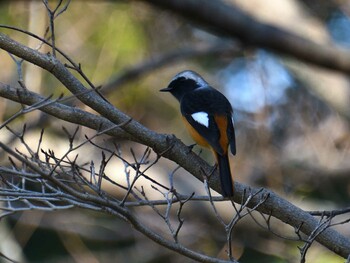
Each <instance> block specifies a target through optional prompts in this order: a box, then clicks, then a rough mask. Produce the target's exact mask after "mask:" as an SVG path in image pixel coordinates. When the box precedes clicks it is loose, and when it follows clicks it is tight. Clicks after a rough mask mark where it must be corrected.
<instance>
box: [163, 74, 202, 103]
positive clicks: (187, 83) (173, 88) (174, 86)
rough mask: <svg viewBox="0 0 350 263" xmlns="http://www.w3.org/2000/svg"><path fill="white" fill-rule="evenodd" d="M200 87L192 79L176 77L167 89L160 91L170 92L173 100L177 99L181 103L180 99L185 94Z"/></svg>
mask: <svg viewBox="0 0 350 263" xmlns="http://www.w3.org/2000/svg"><path fill="white" fill-rule="evenodd" d="M199 87H200V85H199V84H198V82H196V81H195V80H193V79H187V78H185V77H178V78H176V79H174V80H172V81H171V82H170V83H169V85H168V87H167V88H165V89H161V90H160V91H162V92H166V91H168V92H170V93H171V94H172V95H173V96H174V97H175V98H177V99H178V100H179V101H181V99H182V97H183V96H184V95H185V94H186V93H187V92H191V91H193V90H195V89H197V88H199Z"/></svg>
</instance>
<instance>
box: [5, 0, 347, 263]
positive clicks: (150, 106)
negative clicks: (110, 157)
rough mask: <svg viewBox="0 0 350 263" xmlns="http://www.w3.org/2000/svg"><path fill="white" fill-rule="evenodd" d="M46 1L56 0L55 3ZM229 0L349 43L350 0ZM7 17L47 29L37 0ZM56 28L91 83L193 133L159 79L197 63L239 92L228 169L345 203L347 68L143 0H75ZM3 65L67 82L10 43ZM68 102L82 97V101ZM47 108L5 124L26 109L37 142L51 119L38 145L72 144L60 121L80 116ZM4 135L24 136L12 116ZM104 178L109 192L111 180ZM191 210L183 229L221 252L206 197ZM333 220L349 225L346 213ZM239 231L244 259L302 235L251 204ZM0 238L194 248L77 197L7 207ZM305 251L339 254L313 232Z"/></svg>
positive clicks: (38, 83)
mask: <svg viewBox="0 0 350 263" xmlns="http://www.w3.org/2000/svg"><path fill="white" fill-rule="evenodd" d="M49 2H50V5H52V6H54V4H55V3H56V2H55V1H49ZM227 2H231V3H232V4H234V5H236V6H237V7H239V8H241V9H243V10H244V11H245V12H247V13H248V14H250V15H251V16H253V17H255V19H257V20H258V21H262V22H265V23H269V24H273V25H276V26H278V27H281V28H284V29H286V30H289V31H292V32H293V33H296V34H298V35H301V36H304V37H306V38H308V39H311V40H313V41H315V42H318V43H323V44H329V43H333V44H334V45H337V46H341V47H344V48H349V46H350V2H349V1H345V0H344V1H342V0H331V1H317V0H307V1H298V0H280V1H272V0H270V1H266V0H250V1H244V0H228V1H227ZM0 24H3V25H11V26H14V27H18V28H21V29H25V30H28V31H30V32H33V33H35V34H37V35H39V36H42V37H43V36H45V30H46V28H47V25H48V19H47V11H46V9H45V6H44V5H43V3H42V2H41V1H2V2H1V3H0ZM0 30H1V32H3V33H6V34H8V35H9V36H11V37H12V38H14V39H15V40H17V41H19V42H21V43H23V44H24V45H28V46H29V47H31V48H34V49H39V50H40V52H44V53H45V52H50V49H49V48H48V47H46V46H40V42H39V41H38V40H36V39H33V38H31V37H28V36H27V35H25V34H22V33H19V32H15V31H13V30H9V29H3V28H1V29H0ZM55 32H56V46H57V47H59V48H60V49H61V50H62V51H64V52H65V53H66V54H68V55H69V56H70V57H71V58H72V59H73V60H74V61H75V62H77V63H81V65H82V69H83V71H84V72H85V74H86V75H87V76H88V77H89V79H90V80H91V81H92V82H93V83H94V84H95V86H99V85H102V90H101V92H102V93H103V94H104V95H105V96H106V98H108V100H109V101H110V102H111V103H112V104H114V105H115V106H116V107H117V108H119V109H120V110H122V111H123V112H125V113H126V114H128V115H129V116H131V117H133V118H134V119H136V120H138V121H139V122H141V123H142V124H143V125H145V126H146V127H148V128H150V129H152V130H154V131H156V132H159V133H169V134H175V135H176V136H177V137H178V138H180V139H181V140H183V141H184V142H185V143H186V144H188V145H190V144H192V143H193V142H192V141H191V139H190V138H189V137H188V135H187V133H186V131H185V130H184V128H183V126H182V123H181V118H180V113H179V106H178V102H177V101H176V100H175V99H174V98H172V97H171V96H170V95H169V94H163V93H160V92H159V89H161V88H163V87H165V86H166V85H167V84H168V83H169V81H170V80H171V78H172V77H173V76H174V75H175V74H176V73H178V72H179V71H181V70H185V69H191V70H194V71H197V72H198V73H199V74H201V75H202V76H203V77H204V78H205V79H206V80H207V81H208V82H209V83H210V84H211V85H212V86H213V87H215V88H217V89H219V90H220V91H221V92H222V93H224V94H225V95H226V96H227V97H228V99H229V100H230V101H231V104H232V105H233V109H234V121H235V127H236V141H237V155H236V156H234V157H233V156H231V169H232V171H233V174H234V176H235V178H236V180H237V181H239V182H242V183H245V184H248V185H251V186H253V187H266V188H269V189H271V190H273V191H275V192H277V193H278V194H279V195H281V196H283V197H284V198H286V199H287V200H289V201H291V202H292V203H294V204H296V205H297V206H299V207H301V208H302V209H305V210H321V211H322V210H332V209H338V208H344V207H347V206H349V192H350V182H349V175H350V133H349V121H350V116H349V105H350V87H349V79H348V77H347V76H345V75H343V74H342V73H339V72H335V71H330V70H326V69H323V68H319V67H316V66H314V65H309V64H305V63H303V62H300V61H298V60H296V59H294V58H291V57H285V56H281V55H280V54H276V53H273V52H271V51H268V50H264V49H259V48H251V47H244V46H242V45H241V44H240V43H239V40H237V41H232V39H225V38H222V37H220V36H218V35H214V34H211V33H209V32H207V31H205V30H203V29H201V28H197V27H195V26H194V25H192V24H190V23H188V21H186V20H183V19H181V18H179V17H177V16H175V15H172V14H171V13H169V12H166V11H163V10H160V9H156V8H153V7H152V6H150V5H148V4H147V3H144V2H124V1H113V2H112V1H72V2H71V3H70V5H69V7H68V9H67V11H66V12H64V13H63V14H61V15H60V16H59V17H57V18H56V20H55ZM62 60H64V59H63V58H62ZM0 65H1V66H0V67H1V71H0V81H1V82H3V83H7V84H11V85H14V86H18V84H17V82H18V80H19V79H21V78H23V81H24V83H25V84H26V86H27V88H28V89H30V90H31V91H34V92H37V93H40V94H42V95H44V96H45V95H46V96H47V95H50V94H54V95H55V96H58V95H59V94H60V93H64V94H65V95H69V93H68V92H67V90H65V89H64V87H62V85H61V84H60V83H59V82H58V81H57V80H56V79H54V78H53V77H52V76H51V75H50V74H48V73H47V72H44V71H42V70H40V69H39V68H38V67H36V66H33V65H30V64H28V63H25V62H24V63H23V64H22V75H19V74H18V70H17V68H16V63H15V62H14V60H13V59H12V58H11V57H10V56H9V54H7V53H6V52H4V51H2V50H0ZM124 74H126V75H124ZM128 74H129V75H128ZM122 76H123V78H121V77H122ZM70 103H73V104H74V105H76V106H77V107H83V108H84V106H83V105H80V104H79V102H78V101H70ZM18 109H19V105H18V104H16V103H12V102H10V101H8V100H5V99H2V98H0V120H1V122H3V121H4V120H6V119H7V118H9V117H10V116H11V115H12V114H14V113H15V112H16V111H17V110H18ZM84 109H85V110H89V111H91V110H90V109H88V108H84ZM42 117H43V116H42V115H40V114H39V112H32V113H30V114H27V115H25V116H24V117H22V118H21V119H18V120H17V121H16V122H13V123H12V124H11V127H12V128H14V129H21V126H22V125H23V122H26V123H27V124H30V123H31V122H32V123H35V127H32V129H31V130H30V131H28V134H27V139H28V141H31V140H32V143H33V145H35V143H36V142H37V140H38V136H39V134H40V129H41V128H45V129H46V133H45V134H46V135H45V136H47V137H46V138H47V140H46V142H45V141H44V146H43V147H47V149H48V148H54V149H55V151H56V152H57V153H60V152H64V150H65V149H66V148H64V147H67V146H68V145H65V143H64V142H65V140H66V138H65V137H64V136H63V135H64V133H63V132H62V129H61V126H65V127H68V128H72V129H73V128H74V127H75V125H72V124H68V123H64V122H61V121H57V120H54V119H49V120H46V119H45V118H44V119H43V118H42ZM80 132H81V135H82V138H83V135H84V134H93V131H91V130H88V129H84V128H82V129H81V131H80ZM0 136H1V141H7V142H8V143H9V144H11V145H13V147H17V146H18V145H17V144H16V143H18V142H15V141H13V140H12V139H11V135H10V134H9V133H8V132H7V131H5V130H4V129H3V130H0ZM105 139H108V138H107V137H106V138H105ZM52 142H54V143H52ZM119 143H120V145H121V148H122V149H123V150H124V155H125V156H126V158H128V156H129V157H130V151H129V150H128V149H129V148H130V147H133V149H135V151H136V152H139V153H140V154H141V153H142V152H143V151H144V150H145V147H144V146H142V145H137V144H134V143H128V142H119ZM61 147H63V148H62V149H61ZM194 151H195V152H197V153H200V154H201V156H202V157H203V158H205V159H206V160H207V161H208V162H209V163H211V164H213V163H214V161H213V159H212V156H211V153H210V152H207V151H206V150H204V151H203V152H201V149H200V148H199V147H195V148H194ZM100 155H101V154H100V151H98V150H97V149H93V148H92V147H91V148H90V149H89V150H88V154H86V155H85V156H84V158H86V160H91V159H97V160H99V158H100ZM0 158H1V160H0V161H1V163H2V164H5V163H6V162H7V159H6V156H4V154H3V153H0ZM130 158H131V157H130ZM96 163H98V161H96ZM115 165H116V166H115V167H114V168H113V169H120V170H121V172H120V173H122V172H123V166H122V164H120V163H119V164H117V163H116V164H115ZM118 165H119V166H118ZM175 168H176V164H173V163H171V162H169V161H167V160H161V162H160V163H158V165H157V167H154V168H153V169H152V170H151V171H150V175H152V176H153V177H155V178H158V180H163V181H164V182H165V183H166V181H167V174H168V173H170V172H171V171H173V170H174V169H175ZM113 169H112V170H113ZM112 170H111V173H113V171H112ZM176 186H177V189H178V191H179V192H181V193H184V194H190V193H191V192H193V191H196V193H199V194H204V193H205V191H204V187H203V184H202V183H201V182H199V181H198V180H196V179H194V178H192V177H191V175H189V174H187V173H186V172H185V171H184V170H181V169H180V170H179V171H177V172H176ZM107 187H108V186H106V188H107ZM110 191H111V193H113V189H111V190H110ZM114 194H117V193H114ZM218 209H219V212H220V214H221V215H222V216H223V217H224V218H225V219H226V220H228V219H229V215H230V213H232V212H233V210H232V207H230V206H229V205H228V204H218ZM142 215H143V217H144V220H145V222H147V223H148V224H150V225H151V226H152V227H154V228H158V229H159V231H160V232H164V233H166V231H167V229H166V226H162V222H158V221H157V220H159V219H155V217H156V215H154V213H153V212H152V210H147V209H146V208H145V209H144V212H143V214H142ZM146 215H147V216H146ZM184 216H185V218H186V223H185V226H184V228H183V229H182V232H181V234H180V241H181V242H184V243H185V244H186V245H188V246H189V247H191V248H193V249H195V250H199V251H203V252H205V253H206V254H208V255H212V256H216V255H218V254H220V253H223V251H224V245H225V235H224V229H223V227H222V226H221V225H220V223H219V222H218V221H217V220H216V217H215V215H214V213H213V212H212V208H211V207H210V206H208V205H207V204H206V203H199V202H193V203H190V204H189V205H188V206H187V207H186V210H185V211H184ZM257 217H259V215H257ZM163 224H164V223H163ZM273 226H274V228H275V231H276V232H278V233H280V234H281V235H283V236H293V234H294V230H293V229H291V228H290V227H287V226H285V225H284V224H282V223H280V222H277V221H276V222H273ZM336 229H337V230H338V231H340V232H341V233H342V234H343V235H345V236H347V237H350V228H349V225H348V224H347V225H346V224H345V225H340V226H337V228H336ZM233 239H234V248H235V253H236V255H240V256H241V259H240V262H273V263H275V262H276V263H277V262H299V259H300V255H299V251H298V248H297V245H302V244H301V243H298V242H292V241H288V240H285V239H281V238H278V237H276V236H275V235H273V234H271V233H270V232H269V231H266V230H265V229H263V228H261V227H259V226H258V225H257V224H255V223H254V221H253V220H252V219H251V218H246V219H244V220H242V221H240V223H239V224H238V226H237V227H236V228H235V231H234V234H233ZM0 252H2V253H3V254H5V255H6V256H8V257H10V258H12V259H14V260H17V261H19V262H191V261H190V260H188V259H185V258H184V257H182V256H180V255H177V254H176V253H174V252H171V251H169V250H167V249H164V248H162V247H160V246H159V245H157V244H155V243H152V242H151V241H150V240H148V239H147V238H145V237H144V236H142V235H141V234H139V233H137V232H136V231H134V230H133V229H132V228H131V227H130V226H129V225H127V224H126V223H124V222H123V221H122V220H119V219H117V218H114V217H112V216H106V215H104V214H98V213H93V212H91V211H83V210H79V209H71V210H64V211H55V212H42V211H29V212H23V213H17V214H15V215H13V216H11V217H7V218H5V219H2V220H1V221H0ZM1 260H4V262H8V261H6V260H5V259H1V258H0V261H1ZM307 262H315V263H322V262H328V263H337V262H344V259H342V258H340V257H339V256H337V255H335V254H333V253H332V252H330V251H328V250H327V249H324V248H322V247H321V246H320V245H318V244H314V245H313V246H312V248H311V250H310V251H309V252H308V256H307Z"/></svg>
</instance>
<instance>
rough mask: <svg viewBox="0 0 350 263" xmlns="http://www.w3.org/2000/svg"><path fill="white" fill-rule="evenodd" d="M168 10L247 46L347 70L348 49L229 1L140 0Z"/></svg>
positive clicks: (348, 60) (348, 68)
mask: <svg viewBox="0 0 350 263" xmlns="http://www.w3.org/2000/svg"><path fill="white" fill-rule="evenodd" d="M144 1H146V2H149V3H151V4H153V5H155V6H159V7H161V8H164V9H168V10H171V11H172V12H175V13H176V14H177V15H179V16H181V17H184V18H186V19H189V20H191V21H193V22H194V23H196V24H198V25H200V26H203V27H205V28H207V29H208V30H210V31H211V32H213V33H214V34H221V35H226V36H229V37H233V38H238V39H240V40H241V41H242V42H243V43H246V44H248V45H251V46H257V47H262V48H266V49H270V50H273V51H276V52H280V53H283V54H286V55H288V56H292V57H295V58H298V59H300V60H303V61H305V62H309V63H313V64H316V65H319V66H323V67H326V68H329V69H335V70H339V71H343V72H345V73H350V52H349V51H348V50H345V49H340V48H338V47H335V46H325V45H319V44H316V43H315V42H313V41H311V40H308V39H305V38H303V37H300V36H297V35H295V34H293V33H291V32H288V31H286V30H283V29H280V28H278V27H275V26H272V25H268V24H264V23H260V22H258V21H256V20H255V19H254V18H252V17H251V16H249V15H247V14H246V13H244V12H243V11H242V10H240V9H238V8H237V7H235V6H233V5H228V4H226V3H224V2H222V1H220V0H217V1H212V0H167V1H163V0H144Z"/></svg>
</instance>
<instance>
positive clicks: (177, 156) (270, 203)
mask: <svg viewBox="0 0 350 263" xmlns="http://www.w3.org/2000/svg"><path fill="white" fill-rule="evenodd" d="M169 2H171V1H169ZM189 2H190V1H189ZM0 48H2V49H4V50H6V51H8V52H10V53H12V54H14V55H16V56H18V57H20V58H23V59H24V60H27V61H29V62H31V63H33V64H35V65H37V66H39V67H42V68H43V69H46V70H47V71H49V72H51V73H52V74H53V75H54V76H55V77H56V78H57V79H58V80H59V81H60V82H61V83H62V84H63V85H64V86H65V87H66V88H67V89H69V90H70V91H71V92H72V93H73V94H75V95H76V96H77V98H78V99H79V100H81V101H82V102H83V103H84V104H86V105H88V106H89V107H91V108H92V109H94V110H95V111H97V112H98V113H99V114H101V115H102V116H103V117H104V118H106V119H108V120H109V121H110V122H112V123H114V124H116V125H119V124H121V123H126V122H127V121H128V120H130V117H129V116H127V115H126V114H124V113H123V112H121V111H119V110H118V109H116V108H115V107H114V106H113V105H111V104H110V103H108V102H106V101H105V100H104V99H102V98H101V97H100V96H99V95H98V94H96V93H93V92H89V93H87V92H86V88H85V87H84V85H83V84H82V83H81V82H80V81H79V80H78V79H77V78H76V77H74V75H72V74H71V73H70V71H69V70H68V69H67V68H66V67H65V66H64V65H63V64H62V63H61V62H60V61H58V60H57V59H56V58H54V57H52V56H50V55H45V54H42V53H39V52H38V51H35V50H33V49H31V48H28V47H26V46H23V45H21V44H20V43H18V42H16V41H14V40H12V39H10V38H9V37H8V36H6V35H4V34H2V33H0ZM122 129H123V130H124V131H125V132H127V133H128V134H130V135H131V136H132V137H134V138H137V140H138V141H139V142H140V143H142V144H144V145H147V146H149V147H151V148H152V149H153V150H154V151H155V152H156V153H157V154H159V155H161V156H163V157H166V158H168V159H170V160H172V161H174V162H176V163H178V164H180V165H181V167H183V168H184V169H186V170H187V171H188V172H190V173H191V174H193V175H194V176H195V177H196V178H198V179H199V180H203V178H202V174H203V171H204V172H206V173H207V174H210V172H211V171H212V168H211V167H210V166H209V165H208V164H207V163H206V162H205V161H204V160H202V159H201V158H199V157H198V156H197V155H195V154H194V153H193V152H189V151H188V147H187V146H186V145H184V144H183V143H182V142H181V141H179V140H178V139H176V138H175V137H174V136H166V135H163V134H158V133H156V132H154V131H152V130H149V129H147V128H146V127H144V126H143V125H141V124H140V123H138V122H137V121H135V120H131V121H130V122H129V123H128V124H127V125H124V126H123V127H122ZM169 146H171V147H169ZM211 180H212V181H211V187H212V188H213V189H215V190H216V191H218V192H220V191H221V190H220V184H219V180H218V174H217V172H215V173H214V174H213V176H211ZM234 187H235V193H236V195H235V196H234V201H235V202H238V203H242V197H243V198H244V196H245V195H244V194H243V193H244V192H245V191H246V189H247V188H249V187H247V186H246V185H244V184H240V183H238V182H235V186H234ZM258 191H260V190H258V189H252V190H251V193H252V195H254V198H252V199H251V201H250V203H249V205H248V206H249V207H250V208H251V207H255V206H256V205H257V204H258V203H259V201H260V200H262V199H263V198H264V197H265V196H267V195H269V198H268V200H266V202H265V203H264V204H262V205H261V206H259V207H258V208H257V211H260V212H263V213H266V214H271V215H272V216H274V217H276V218H278V219H280V220H281V221H283V222H285V223H287V224H289V225H291V226H293V227H295V228H300V231H302V232H304V233H305V234H306V235H310V234H311V233H312V231H313V230H314V229H315V228H316V227H317V225H318V221H317V220H316V219H315V218H314V217H313V216H311V215H310V214H309V213H307V212H305V211H303V210H302V209H300V208H298V207H296V206H295V205H293V204H291V203H290V202H288V201H287V200H284V199H283V198H281V197H279V196H278V195H277V194H275V193H273V192H271V191H268V190H263V191H260V192H259V193H258V194H256V195H255V193H256V192H258ZM316 240H317V241H318V242H320V243H321V244H323V245H324V246H326V247H327V248H328V249H330V250H332V251H334V252H335V253H337V254H339V255H341V256H343V257H347V256H348V255H349V254H350V240H349V239H347V238H345V237H344V236H342V235H341V234H339V233H338V232H336V231H335V230H333V229H326V230H325V231H324V232H322V233H321V234H320V235H318V236H317V238H316Z"/></svg>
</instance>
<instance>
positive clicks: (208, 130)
mask: <svg viewBox="0 0 350 263" xmlns="http://www.w3.org/2000/svg"><path fill="white" fill-rule="evenodd" d="M160 91H163V92H170V93H171V94H172V95H173V96H174V97H175V98H176V99H177V100H178V101H179V102H180V109H181V114H182V117H183V121H184V123H185V125H186V127H187V129H188V131H189V133H190V135H191V136H192V138H193V139H194V140H195V141H196V143H198V144H199V145H202V146H204V147H209V148H210V149H211V150H212V151H213V153H214V155H215V158H216V161H217V164H218V166H219V174H220V182H221V189H222V195H223V196H225V197H227V196H232V195H233V183H232V182H233V180H232V176H231V170H230V163H229V158H228V146H229V145H230V148H231V152H232V154H233V155H235V154H236V141H235V131H234V128H233V121H232V106H231V104H230V102H229V101H228V99H227V98H226V97H225V96H224V95H223V94H222V93H220V92H219V91H217V90H216V89H214V88H213V87H211V86H210V85H209V84H208V83H207V82H206V81H205V80H204V79H203V78H202V77H201V76H200V75H199V74H197V73H196V72H194V71H191V70H185V71H182V72H180V73H178V74H177V75H176V76H175V77H174V78H173V79H172V80H171V81H170V83H169V85H168V87H167V88H164V89H161V90H160Z"/></svg>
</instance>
